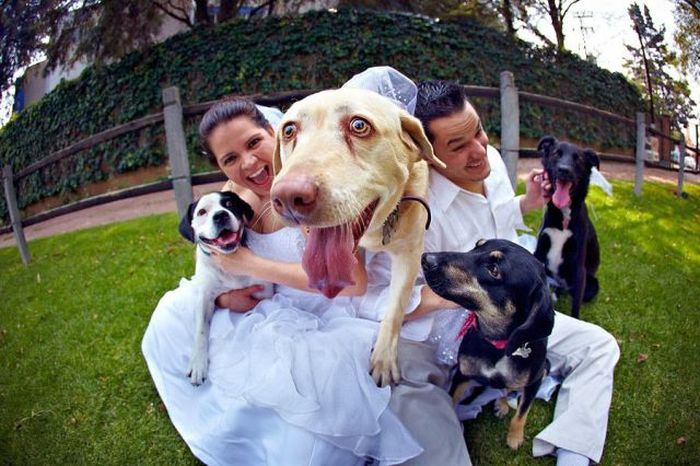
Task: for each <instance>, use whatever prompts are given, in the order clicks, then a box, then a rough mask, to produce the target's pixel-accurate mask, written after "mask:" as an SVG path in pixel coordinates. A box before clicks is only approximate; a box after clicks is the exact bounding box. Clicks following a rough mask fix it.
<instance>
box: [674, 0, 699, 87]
mask: <svg viewBox="0 0 700 466" xmlns="http://www.w3.org/2000/svg"><path fill="white" fill-rule="evenodd" d="M674 17H675V20H676V28H677V29H676V33H675V34H674V36H673V38H674V39H675V41H676V44H677V45H678V50H680V56H679V59H680V65H681V67H682V68H683V70H684V71H686V72H687V73H690V74H692V75H693V76H695V78H697V79H698V80H700V1H698V0H676V7H675V10H674Z"/></svg>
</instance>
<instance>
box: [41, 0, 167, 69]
mask: <svg viewBox="0 0 700 466" xmlns="http://www.w3.org/2000/svg"><path fill="white" fill-rule="evenodd" d="M53 14H54V15H55V19H54V20H53V21H51V23H50V24H49V28H48V31H47V35H48V38H49V42H48V45H47V47H46V56H47V60H48V63H47V69H52V68H54V67H56V66H57V65H59V64H61V65H72V64H73V63H75V62H77V61H79V60H81V59H87V61H89V62H90V63H94V64H97V65H100V64H102V63H105V62H108V61H110V60H114V59H119V58H122V57H123V56H124V55H126V54H127V53H129V52H131V51H134V50H139V49H142V48H144V47H146V46H148V45H150V44H151V43H153V39H154V37H155V36H156V34H158V32H159V30H160V26H161V23H162V20H163V15H162V14H161V13H160V10H159V9H158V8H156V7H155V6H154V5H153V3H151V2H143V1H140V0H83V1H66V2H63V4H62V5H60V6H59V7H58V8H57V10H56V11H54V13H53Z"/></svg>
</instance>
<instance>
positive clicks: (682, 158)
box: [678, 134, 685, 198]
mask: <svg viewBox="0 0 700 466" xmlns="http://www.w3.org/2000/svg"><path fill="white" fill-rule="evenodd" d="M679 146H680V147H679V149H680V154H678V197H679V198H682V197H683V176H684V175H685V134H681V143H680V144H679Z"/></svg>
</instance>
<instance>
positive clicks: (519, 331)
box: [506, 271, 554, 356]
mask: <svg viewBox="0 0 700 466" xmlns="http://www.w3.org/2000/svg"><path fill="white" fill-rule="evenodd" d="M526 306H528V307H529V312H530V313H529V314H528V316H527V319H525V322H523V323H522V324H521V325H520V327H518V328H516V329H515V331H513V333H512V334H511V336H510V338H509V339H508V344H507V345H506V356H511V355H512V354H513V352H515V351H516V350H517V349H518V348H520V347H521V346H523V345H524V344H525V343H527V342H530V341H535V340H539V339H541V338H546V337H548V336H549V335H550V334H551V333H552V328H554V308H553V307H552V298H551V296H550V294H549V287H548V286H547V279H546V275H545V274H544V271H542V273H541V274H540V277H539V279H538V280H535V284H534V286H533V288H532V290H531V291H530V294H529V296H528V298H527V302H526Z"/></svg>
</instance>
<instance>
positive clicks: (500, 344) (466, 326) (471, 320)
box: [455, 311, 508, 349]
mask: <svg viewBox="0 0 700 466" xmlns="http://www.w3.org/2000/svg"><path fill="white" fill-rule="evenodd" d="M478 329H479V320H478V319H477V317H476V312H474V311H471V312H469V315H468V316H467V318H466V319H464V323H463V324H462V328H460V329H459V333H457V336H456V337H455V341H457V340H459V339H460V338H462V337H464V335H466V334H467V332H469V331H470V330H478ZM484 340H486V341H488V342H489V343H491V345H492V346H493V347H494V348H496V349H503V348H505V347H506V345H507V344H508V340H507V339H504V340H491V339H490V338H486V337H484Z"/></svg>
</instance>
